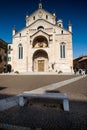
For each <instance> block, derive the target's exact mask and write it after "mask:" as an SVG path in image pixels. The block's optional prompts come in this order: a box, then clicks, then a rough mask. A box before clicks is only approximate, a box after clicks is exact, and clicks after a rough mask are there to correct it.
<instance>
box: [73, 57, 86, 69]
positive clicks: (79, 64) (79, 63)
mask: <svg viewBox="0 0 87 130" xmlns="http://www.w3.org/2000/svg"><path fill="white" fill-rule="evenodd" d="M73 68H74V70H75V69H77V70H79V69H82V70H87V55H84V56H80V57H78V58H75V59H74V60H73Z"/></svg>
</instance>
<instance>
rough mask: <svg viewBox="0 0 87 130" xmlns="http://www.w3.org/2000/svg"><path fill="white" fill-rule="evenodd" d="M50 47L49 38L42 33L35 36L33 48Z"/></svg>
mask: <svg viewBox="0 0 87 130" xmlns="http://www.w3.org/2000/svg"><path fill="white" fill-rule="evenodd" d="M46 47H48V40H47V38H46V37H44V36H42V35H40V36H37V37H35V38H34V40H33V48H46Z"/></svg>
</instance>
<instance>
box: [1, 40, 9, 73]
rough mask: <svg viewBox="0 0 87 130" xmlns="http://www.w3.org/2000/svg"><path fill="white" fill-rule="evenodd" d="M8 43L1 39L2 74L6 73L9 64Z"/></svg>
mask: <svg viewBox="0 0 87 130" xmlns="http://www.w3.org/2000/svg"><path fill="white" fill-rule="evenodd" d="M7 45H8V44H7V43H6V42H5V41H3V40H2V39H0V73H1V72H3V71H4V66H5V65H6V64H7Z"/></svg>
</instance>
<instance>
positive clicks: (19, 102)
mask: <svg viewBox="0 0 87 130" xmlns="http://www.w3.org/2000/svg"><path fill="white" fill-rule="evenodd" d="M25 103H26V99H24V97H22V96H20V97H19V99H18V104H19V106H21V107H23V106H24V105H25Z"/></svg>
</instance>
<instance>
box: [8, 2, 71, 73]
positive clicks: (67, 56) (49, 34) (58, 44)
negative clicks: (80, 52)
mask: <svg viewBox="0 0 87 130" xmlns="http://www.w3.org/2000/svg"><path fill="white" fill-rule="evenodd" d="M9 47H10V50H11V51H10V52H9V55H8V58H9V59H10V60H9V61H8V63H9V64H11V66H12V69H13V70H14V71H19V72H72V68H73V55H72V54H73V50H72V25H71V24H70V23H69V24H68V29H67V30H66V29H64V27H63V21H62V20H61V19H59V20H58V21H56V14H55V13H49V12H48V11H46V10H44V9H43V7H42V3H41V2H40V3H39V4H38V9H37V10H36V11H34V12H33V13H32V14H31V15H28V14H27V15H26V26H25V28H23V29H22V30H20V31H19V32H17V31H16V28H15V27H14V29H13V39H12V45H9Z"/></svg>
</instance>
